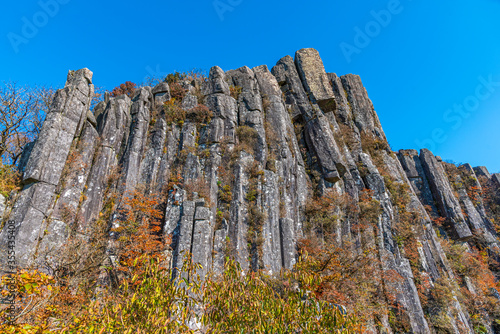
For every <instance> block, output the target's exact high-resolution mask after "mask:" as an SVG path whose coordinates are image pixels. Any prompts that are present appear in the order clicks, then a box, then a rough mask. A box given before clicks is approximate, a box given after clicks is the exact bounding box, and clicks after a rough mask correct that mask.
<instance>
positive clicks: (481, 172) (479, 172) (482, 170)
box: [474, 166, 491, 179]
mask: <svg viewBox="0 0 500 334" xmlns="http://www.w3.org/2000/svg"><path fill="white" fill-rule="evenodd" d="M474 172H475V173H476V175H477V176H484V177H486V178H488V179H491V174H490V172H488V168H486V167H484V166H478V167H474Z"/></svg>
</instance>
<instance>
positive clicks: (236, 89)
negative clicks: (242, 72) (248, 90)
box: [229, 86, 243, 101]
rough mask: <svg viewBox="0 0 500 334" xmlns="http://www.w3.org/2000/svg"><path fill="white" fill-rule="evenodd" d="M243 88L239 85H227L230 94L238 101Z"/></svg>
mask: <svg viewBox="0 0 500 334" xmlns="http://www.w3.org/2000/svg"><path fill="white" fill-rule="evenodd" d="M242 90H243V88H241V87H240V86H229V91H230V93H231V96H232V97H233V98H234V99H235V100H236V101H238V98H239V97H240V94H241V92H242Z"/></svg>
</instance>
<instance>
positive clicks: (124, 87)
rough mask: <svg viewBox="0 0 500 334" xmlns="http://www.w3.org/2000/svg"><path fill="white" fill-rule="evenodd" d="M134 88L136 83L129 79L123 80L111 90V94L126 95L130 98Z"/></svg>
mask: <svg viewBox="0 0 500 334" xmlns="http://www.w3.org/2000/svg"><path fill="white" fill-rule="evenodd" d="M136 89H137V85H136V84H135V83H133V82H131V81H125V83H122V84H120V85H119V86H116V87H115V88H113V90H112V91H111V96H120V95H127V96H128V97H130V98H132V96H133V95H134V92H135V90H136Z"/></svg>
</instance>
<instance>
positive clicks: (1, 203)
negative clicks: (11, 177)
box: [0, 194, 7, 221]
mask: <svg viewBox="0 0 500 334" xmlns="http://www.w3.org/2000/svg"><path fill="white" fill-rule="evenodd" d="M6 204H7V200H6V199H5V197H4V196H3V195H2V194H0V221H2V220H3V214H4V213H5V208H6Z"/></svg>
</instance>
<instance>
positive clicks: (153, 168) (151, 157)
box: [139, 118, 167, 192]
mask: <svg viewBox="0 0 500 334" xmlns="http://www.w3.org/2000/svg"><path fill="white" fill-rule="evenodd" d="M166 135H167V122H166V121H165V120H164V119H162V118H160V119H158V120H157V121H156V124H155V126H154V128H153V130H152V134H151V139H150V144H149V148H148V149H147V151H146V154H145V156H144V158H143V159H142V161H141V165H140V168H139V174H140V178H139V183H140V184H143V185H145V186H146V188H147V189H148V190H149V191H150V192H152V191H153V190H155V189H157V183H158V174H159V172H160V165H161V160H162V154H163V148H164V147H165V141H166V140H165V139H166Z"/></svg>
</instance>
